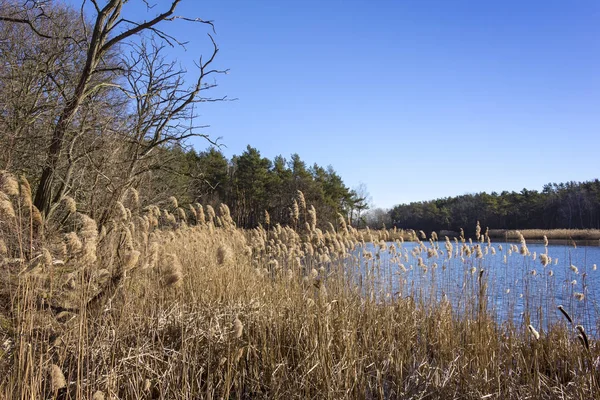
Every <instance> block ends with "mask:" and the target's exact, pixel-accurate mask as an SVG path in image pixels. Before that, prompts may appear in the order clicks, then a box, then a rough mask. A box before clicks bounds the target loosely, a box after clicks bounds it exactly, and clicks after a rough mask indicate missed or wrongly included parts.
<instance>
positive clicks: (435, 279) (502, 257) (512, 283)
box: [355, 241, 600, 333]
mask: <svg viewBox="0 0 600 400" xmlns="http://www.w3.org/2000/svg"><path fill="white" fill-rule="evenodd" d="M451 244H452V247H453V249H452V252H453V256H452V258H448V257H447V253H446V248H445V242H444V241H440V242H435V243H434V244H433V246H432V244H431V243H424V245H425V247H426V248H423V246H421V245H420V244H418V243H415V242H405V243H402V244H400V243H398V242H396V243H390V242H388V243H387V244H386V246H387V248H386V249H382V248H381V247H376V246H374V245H373V244H367V245H366V248H365V249H362V248H359V249H358V250H357V252H356V253H355V255H356V256H357V257H359V259H360V260H361V261H360V265H361V274H360V276H361V282H373V284H372V285H371V286H372V287H368V286H367V285H366V284H365V288H364V290H366V291H369V290H370V292H376V293H377V295H378V296H382V295H383V296H386V297H390V296H402V297H406V296H411V297H413V298H415V299H421V300H424V301H440V300H442V299H444V300H448V301H450V302H451V304H452V305H453V306H454V308H455V309H456V310H457V312H459V313H468V312H471V311H472V310H474V309H476V308H477V307H479V305H478V304H477V305H474V304H473V299H474V298H481V299H484V301H485V302H486V304H485V307H486V308H487V310H488V311H489V312H491V313H493V315H495V317H496V318H497V319H498V321H499V322H504V321H512V322H514V323H523V324H529V323H531V324H533V325H534V326H536V327H541V328H543V327H545V326H547V325H548V324H550V323H555V322H557V321H566V320H564V317H563V316H562V314H561V313H560V312H559V311H558V310H557V306H558V305H563V307H564V308H565V309H566V310H567V311H568V312H569V313H570V314H571V316H572V317H573V319H574V322H575V323H576V324H581V325H583V326H584V327H585V328H586V330H587V331H588V332H590V333H595V332H598V331H599V330H598V329H597V323H599V322H600V318H598V317H599V316H600V309H599V308H598V303H597V300H598V299H599V296H600V270H596V269H595V267H594V264H597V265H599V266H600V247H597V246H589V245H588V246H579V245H578V246H577V247H574V246H572V245H566V244H550V245H549V246H548V247H547V256H548V257H550V259H551V260H552V261H551V262H550V263H549V264H548V265H547V266H545V267H544V266H543V265H542V263H541V261H540V255H541V254H544V253H546V247H544V245H543V244H541V243H540V244H536V243H527V248H528V250H529V255H527V256H524V255H521V254H519V252H518V251H516V252H515V251H514V250H515V248H514V246H517V247H518V246H520V244H519V243H501V242H496V243H494V242H492V243H491V245H488V244H487V243H482V244H480V248H481V251H482V257H481V258H477V257H476V254H475V253H474V254H472V255H470V256H468V255H467V254H465V253H463V254H462V256H461V254H460V247H461V246H462V244H461V243H459V244H458V245H457V244H456V243H455V242H451ZM466 244H467V245H469V243H468V242H467V243H466ZM392 245H393V246H394V248H392V247H391V246H392ZM473 246H475V244H473V245H471V246H470V247H473ZM511 247H512V250H513V251H510V250H509V249H511ZM419 248H420V249H421V250H420V251H419ZM486 248H487V250H486ZM433 249H437V254H436V252H435V251H433ZM457 249H458V253H457ZM492 249H493V250H492ZM427 250H429V253H428V252H427ZM494 252H495V254H493V253H494ZM371 255H372V258H371ZM419 257H420V258H421V259H422V262H421V263H419ZM419 264H420V266H419ZM571 266H574V267H573V268H572V267H571ZM481 271H483V272H481ZM365 278H367V279H365ZM482 286H485V288H486V290H485V295H484V296H480V295H479V294H480V293H481V292H480V289H481V287H482ZM582 296H583V298H582Z"/></svg>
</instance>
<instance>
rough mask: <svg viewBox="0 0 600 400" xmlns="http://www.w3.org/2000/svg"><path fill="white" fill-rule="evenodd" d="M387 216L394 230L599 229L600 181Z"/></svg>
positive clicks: (479, 196)
mask: <svg viewBox="0 0 600 400" xmlns="http://www.w3.org/2000/svg"><path fill="white" fill-rule="evenodd" d="M389 217H390V219H391V220H392V221H393V222H394V225H395V226H397V227H399V228H412V229H415V228H416V227H419V228H420V229H424V230H442V229H444V230H451V231H459V230H460V228H464V229H465V230H466V229H472V227H474V226H475V225H476V224H477V221H480V223H481V225H482V226H487V227H489V228H490V229H494V228H496V229H599V228H600V181H599V180H598V179H595V180H592V181H587V182H567V183H559V184H557V183H549V184H547V185H544V188H543V189H542V191H541V192H538V191H536V190H528V189H523V190H522V191H521V192H514V191H513V192H508V191H503V192H502V193H496V192H492V193H490V194H488V193H485V192H482V193H476V194H465V195H461V196H455V197H447V198H443V199H436V200H431V201H421V202H413V203H410V204H401V205H397V206H395V207H394V208H393V209H392V210H390V211H389Z"/></svg>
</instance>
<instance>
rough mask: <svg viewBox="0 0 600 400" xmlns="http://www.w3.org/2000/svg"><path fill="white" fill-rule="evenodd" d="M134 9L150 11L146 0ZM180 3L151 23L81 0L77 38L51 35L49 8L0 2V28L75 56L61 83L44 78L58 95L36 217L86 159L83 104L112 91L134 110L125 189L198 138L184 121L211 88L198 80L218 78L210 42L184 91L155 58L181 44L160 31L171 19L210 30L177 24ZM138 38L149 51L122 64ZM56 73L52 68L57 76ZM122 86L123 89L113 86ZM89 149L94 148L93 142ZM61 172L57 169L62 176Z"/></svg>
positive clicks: (118, 0)
mask: <svg viewBox="0 0 600 400" xmlns="http://www.w3.org/2000/svg"><path fill="white" fill-rule="evenodd" d="M141 1H142V2H143V3H145V4H146V5H147V6H148V8H149V9H150V6H149V4H148V3H147V2H146V1H145V0H141ZM180 2H181V0H171V1H169V2H168V6H167V7H165V8H164V9H162V10H161V11H159V13H158V14H156V16H154V17H153V18H151V19H148V20H142V21H133V20H130V19H128V18H126V17H124V16H123V12H122V11H123V7H124V6H125V5H126V3H127V1H126V0H106V1H104V2H101V1H98V0H89V1H87V0H83V1H82V5H81V11H80V16H79V21H80V24H79V26H80V27H81V30H80V31H76V32H69V31H66V32H65V31H64V30H62V31H61V30H60V29H58V30H57V29H52V28H53V27H57V26H68V25H66V24H64V21H62V22H61V21H58V20H57V19H56V16H55V15H54V14H53V12H51V11H48V10H52V9H54V7H55V4H53V2H52V1H49V0H48V1H39V0H38V1H32V0H27V1H24V2H21V3H17V2H15V1H4V2H3V3H1V4H0V22H1V23H3V24H9V25H11V26H20V27H26V28H27V29H29V31H30V32H32V34H33V35H34V36H36V37H37V38H39V39H40V40H41V39H44V40H48V41H52V42H56V43H61V44H62V45H63V46H65V48H64V50H63V51H59V52H57V54H62V55H65V54H67V55H73V54H81V55H82V59H81V62H80V63H75V62H74V63H72V65H70V66H69V67H70V68H72V74H70V75H69V76H68V77H67V76H65V77H60V76H59V75H56V76H53V77H51V78H49V80H50V82H51V83H52V84H53V85H54V87H53V90H54V92H53V93H55V92H56V93H59V100H57V104H56V105H55V108H54V110H55V111H56V112H55V114H54V115H53V118H52V126H51V130H50V131H51V134H50V135H49V144H48V145H47V146H48V147H47V148H46V150H45V151H44V154H45V159H44V161H43V165H42V167H41V174H40V178H39V184H38V187H37V191H36V194H35V201H34V202H35V205H36V206H37V207H38V208H39V209H40V211H42V213H44V214H48V213H49V212H50V211H51V207H52V204H53V203H55V202H56V201H58V200H60V197H61V196H62V195H63V194H64V193H65V192H66V191H67V190H68V189H69V187H70V185H71V181H72V179H73V168H74V165H76V163H77V161H78V160H80V159H81V158H83V157H85V156H86V155H88V154H89V150H90V149H89V148H88V149H87V150H85V149H84V150H83V151H82V148H83V147H82V143H88V142H89V140H86V137H85V136H86V135H88V134H90V135H93V134H94V130H95V129H90V128H89V125H87V124H83V123H82V122H83V121H84V115H87V116H90V115H91V114H90V112H89V109H88V113H87V114H86V113H85V112H83V110H84V109H85V105H86V101H88V100H89V99H91V98H94V97H95V96H99V97H102V96H106V95H107V94H106V93H107V92H111V91H114V89H116V90H121V91H122V93H125V94H127V96H128V98H129V99H130V100H131V101H133V103H134V104H135V105H136V113H135V115H134V116H133V117H132V118H130V119H131V121H132V123H131V124H129V126H128V128H133V131H132V132H133V133H132V134H131V135H128V137H127V144H128V145H127V148H128V149H129V150H130V156H131V157H132V158H130V159H129V167H128V168H127V169H126V171H127V173H126V176H125V186H127V185H130V184H131V179H132V177H134V176H135V175H136V174H138V173H140V171H141V170H140V169H138V166H139V164H140V160H143V159H144V158H145V157H146V156H147V155H148V154H150V153H151V152H152V150H153V149H154V148H156V147H157V146H161V145H166V144H168V143H169V142H177V141H182V140H185V139H186V138H188V137H192V136H196V135H198V133H197V129H196V128H197V127H194V126H187V127H184V121H185V120H186V119H187V118H190V117H192V116H193V112H192V106H193V105H194V104H196V103H198V102H200V101H206V100H207V99H203V98H201V92H202V91H203V90H206V89H208V88H210V87H211V85H210V84H208V85H207V84H205V82H204V79H205V78H206V77H207V76H208V75H210V74H213V73H217V72H220V71H217V70H215V69H211V67H210V66H211V64H212V62H213V60H214V58H215V56H216V54H217V52H218V47H217V46H216V44H215V42H214V40H213V38H212V36H210V35H209V38H210V40H211V42H212V44H213V51H212V54H211V56H210V57H208V58H207V60H202V59H200V61H199V64H198V69H199V71H200V74H199V78H198V80H197V82H196V84H195V85H192V87H191V88H186V87H185V86H184V80H183V73H184V71H181V70H177V69H175V67H174V66H175V64H172V63H169V62H165V61H164V59H163V58H161V57H160V56H159V54H158V53H160V51H161V49H162V48H163V47H164V46H167V45H168V46H182V45H183V43H182V42H180V41H179V40H178V39H177V38H175V37H173V36H171V35H169V34H168V33H166V32H165V31H164V30H163V29H162V28H161V26H162V24H163V23H164V22H168V21H174V20H177V19H180V20H185V21H190V22H197V23H201V24H206V25H208V26H209V27H211V28H212V23H211V22H210V21H205V20H202V19H190V18H185V17H181V16H177V15H176V14H175V10H176V8H177V6H178V5H179V3H180ZM86 6H90V7H91V8H92V9H93V10H94V18H92V19H91V22H89V23H87V22H86V21H87V16H86V15H85V14H84V9H85V8H86ZM157 7H158V6H157ZM142 35H144V36H148V37H151V38H152V40H151V41H150V42H149V43H151V45H150V46H148V44H144V43H146V42H143V41H142V45H137V51H136V52H134V53H132V54H134V55H132V54H130V55H129V56H128V57H121V56H122V55H123V49H124V48H126V47H127V46H134V47H135V46H136V45H135V43H136V39H138V38H139V37H140V36H142ZM137 42H139V40H138V41H137ZM61 70H62V69H61V68H58V71H61ZM57 78H58V79H57ZM123 78H124V79H125V81H126V82H127V83H126V84H123V83H122V81H120V79H121V80H122V79H123ZM46 84H47V83H46ZM109 89H110V90H109ZM109 125H111V124H110V123H109V124H105V126H104V128H105V129H107V128H109V127H110V126H109ZM117 125H118V124H116V125H114V126H112V127H113V128H115V127H116V126H117ZM121 125H123V124H121ZM94 126H97V124H95V125H94ZM92 142H96V143H97V141H96V140H95V137H94V138H93V140H92ZM93 148H94V147H93V146H92V147H91V149H93ZM78 157H81V158H78ZM61 164H62V165H63V166H64V168H62V169H61ZM91 165H92V168H96V169H97V168H99V167H100V166H99V165H97V164H95V163H93V162H92V163H91ZM59 171H61V172H60V173H59ZM96 172H98V171H96ZM122 186H123V185H121V187H122ZM114 193H115V196H113V197H115V198H117V197H118V195H119V191H118V190H117V191H115V192H114Z"/></svg>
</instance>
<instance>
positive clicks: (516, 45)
mask: <svg viewBox="0 0 600 400" xmlns="http://www.w3.org/2000/svg"><path fill="white" fill-rule="evenodd" d="M136 1H140V0H136ZM155 2H157V3H159V5H158V6H157V9H158V8H159V7H160V3H163V1H155ZM140 3H141V1H140ZM165 3H166V2H165ZM132 6H133V7H134V8H135V6H134V5H133V4H132V5H128V7H129V9H130V10H131V7H132ZM140 10H141V8H140ZM178 13H179V14H183V15H186V16H190V17H201V18H203V19H210V20H214V23H215V27H216V31H217V35H216V36H215V39H216V41H217V42H218V44H219V47H220V54H219V58H218V62H217V65H218V66H219V67H221V68H229V69H230V74H229V75H226V76H218V77H217V79H218V83H219V88H218V89H216V90H215V91H214V93H213V94H214V95H215V96H221V95H224V94H227V95H228V96H230V97H232V98H233V97H235V98H238V99H239V100H237V101H235V102H228V103H220V104H206V105H203V106H202V108H201V110H200V113H201V121H199V122H200V123H203V124H210V125H211V127H210V128H209V129H207V130H206V133H209V134H210V135H211V136H212V137H219V136H220V137H222V140H221V142H222V143H223V144H224V145H226V146H227V147H226V148H225V149H224V153H225V154H226V155H227V156H231V155H233V154H240V153H241V152H243V151H244V149H245V147H246V145H247V144H250V145H252V146H254V147H256V148H258V149H259V150H260V151H261V153H262V154H263V155H264V156H266V157H268V158H273V157H274V156H276V155H278V154H281V155H283V156H285V157H288V158H289V156H290V154H292V153H298V154H299V155H300V156H301V158H302V159H303V160H305V161H306V162H307V164H309V165H311V164H312V163H317V164H319V165H322V166H327V165H329V164H331V165H332V166H333V167H334V169H335V170H336V171H337V172H338V173H339V174H340V175H341V176H342V178H343V179H344V181H345V183H346V184H347V185H348V186H349V187H355V186H357V185H358V184H359V183H360V182H364V183H366V185H367V187H368V189H369V192H370V193H371V195H372V197H373V202H374V203H375V205H377V206H381V207H391V206H393V205H395V204H398V203H403V202H409V201H416V200H428V199H432V198H437V197H445V196H453V195H460V194H464V193H467V192H469V193H472V192H479V191H488V192H490V191H502V190H505V189H506V190H517V191H519V190H521V189H522V188H524V187H526V188H528V189H537V190H540V189H541V188H542V185H543V184H545V183H548V182H562V181H569V180H577V181H581V180H588V179H592V178H597V177H599V175H600V173H599V172H600V157H599V153H600V1H598V0H591V1H583V0H576V1H564V0H545V1H532V0H528V1H475V0H473V1H458V0H456V1H447V0H439V1H428V0H412V1H392V0H386V1H383V0H379V1H376V0H371V1H359V0H349V1H336V0H323V1H312V0H311V1H307V0H302V1H287V0H285V1H284V0H278V1H275V0H273V1H271V0H269V1H266V0H255V1H233V0H218V1H217V0H213V1H196V0H184V1H183V2H182V5H181V6H180V8H179V12H178ZM168 30H169V32H171V33H174V34H176V35H178V36H179V37H181V38H183V39H185V40H189V41H190V44H189V46H188V50H187V52H185V53H179V52H178V53H177V56H178V57H179V58H180V59H181V60H182V62H183V63H184V65H189V66H190V68H192V65H191V61H192V60H194V59H196V58H197V57H198V56H199V55H200V54H201V53H202V52H205V49H206V44H207V40H206V38H205V36H204V34H205V32H206V29H205V28H203V27H202V26H200V25H195V24H189V23H187V24H186V23H177V24H175V25H174V26H171V27H169V28H168ZM194 144H195V147H196V148H197V149H199V150H202V149H204V148H205V147H206V143H204V142H201V141H197V142H195V143H194Z"/></svg>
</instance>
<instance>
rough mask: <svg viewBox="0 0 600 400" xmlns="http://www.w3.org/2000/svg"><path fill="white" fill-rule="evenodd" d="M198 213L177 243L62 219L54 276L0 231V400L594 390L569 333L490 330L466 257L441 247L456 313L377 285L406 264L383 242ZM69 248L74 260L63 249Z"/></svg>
mask: <svg viewBox="0 0 600 400" xmlns="http://www.w3.org/2000/svg"><path fill="white" fill-rule="evenodd" d="M10 196H11V200H12V203H16V204H13V206H14V208H15V209H16V210H17V212H16V215H18V214H19V213H20V212H21V211H22V209H21V208H22V207H21V206H20V204H19V203H18V201H17V199H16V197H15V195H10ZM198 211H199V210H198V207H196V212H198ZM207 212H208V215H209V218H208V220H209V221H214V223H213V222H204V223H199V224H198V225H194V226H192V225H188V224H186V223H185V222H184V221H183V218H182V216H175V215H172V214H170V213H169V212H168V211H166V210H163V211H160V210H158V209H156V208H152V207H151V208H148V209H147V211H145V212H144V211H143V210H139V209H131V210H129V212H127V211H126V212H125V213H123V212H120V213H116V214H118V217H117V218H118V221H117V220H115V221H113V222H111V224H110V226H109V227H104V228H103V229H102V231H101V232H100V234H99V235H97V236H94V235H93V233H92V232H91V231H90V225H91V223H90V221H88V220H86V219H85V218H83V217H81V216H80V215H78V214H76V213H73V212H70V213H68V216H67V218H66V219H65V221H66V222H65V223H64V224H62V225H60V226H54V228H52V229H54V230H55V231H56V232H59V231H60V232H62V233H61V235H60V236H56V235H54V236H52V235H48V236H46V237H45V239H44V240H45V241H47V242H48V243H47V246H46V247H47V248H48V251H49V252H51V257H52V263H51V265H48V264H49V262H48V261H47V260H44V259H45V258H47V255H46V257H39V259H40V261H39V262H36V261H35V260H37V259H36V257H37V252H36V250H35V249H37V248H38V246H37V244H36V245H35V246H32V248H33V251H31V252H30V253H27V251H25V250H23V249H25V248H27V245H28V244H29V241H30V239H28V238H27V235H25V234H24V232H28V230H29V229H30V225H31V224H30V220H29V219H28V218H22V219H21V220H18V218H17V219H10V220H9V221H8V222H6V220H2V219H0V221H2V225H0V229H1V230H0V232H1V233H2V235H3V239H4V242H5V243H6V247H7V250H8V251H7V252H6V253H5V255H3V256H2V259H3V263H2V269H3V275H2V276H3V280H2V301H3V302H4V304H3V309H2V312H1V314H0V323H1V325H0V335H1V336H2V337H1V338H0V339H1V340H0V342H2V343H0V344H2V349H1V351H0V372H2V373H1V374H0V376H1V377H2V378H1V380H0V397H3V398H7V399H9V398H10V399H19V398H22V399H25V398H28V399H31V398H54V397H59V398H72V399H89V398H92V396H93V398H98V399H100V398H105V399H117V398H120V399H151V398H152V399H175V398H183V399H197V398H240V399H241V398H253V399H254V398H265V399H267V398H268V399H278V398H303V399H304V398H331V399H339V398H348V399H355V398H358V399H360V398H368V399H371V398H390V399H394V398H439V399H447V398H461V399H462V398H467V399H471V398H472V399H481V398H489V399H492V398H495V399H504V398H527V397H534V398H592V397H593V396H594V394H595V393H598V390H599V389H600V388H599V387H598V379H599V373H598V369H597V360H598V356H599V355H600V349H599V348H598V344H597V342H596V341H595V340H594V339H593V338H588V337H587V335H582V334H581V331H582V329H583V328H575V327H572V326H570V325H567V324H565V323H561V324H556V325H554V326H552V327H550V328H548V329H546V330H542V329H541V328H540V327H534V326H531V327H530V324H529V322H526V323H524V324H523V325H518V326H517V325H514V324H512V323H506V324H502V325H500V324H498V323H497V322H495V319H494V317H493V315H492V314H491V313H490V312H488V307H487V306H486V290H487V285H488V282H487V281H486V275H485V274H484V273H483V272H477V271H479V268H480V265H482V264H479V263H480V262H482V261H481V260H480V259H478V258H477V251H476V246H477V245H468V244H466V243H462V247H460V246H459V245H458V243H450V242H447V244H446V247H447V248H448V244H450V246H449V249H450V250H449V253H450V258H449V260H453V261H452V263H450V264H448V267H449V268H450V267H452V268H457V269H460V270H459V271H458V273H463V272H464V273H465V274H469V273H470V272H468V271H471V268H475V269H476V272H477V273H473V274H472V275H469V276H472V278H469V279H470V280H469V282H470V284H469V285H467V286H466V287H465V288H464V289H463V290H464V295H465V299H466V301H465V302H464V303H463V304H461V305H459V306H454V305H451V304H450V303H449V302H447V301H444V300H442V301H432V298H431V297H430V296H431V294H430V295H425V294H420V293H422V292H421V291H420V290H418V288H412V289H411V288H408V287H407V288H402V285H400V287H401V288H402V289H401V292H398V293H389V291H388V289H387V288H386V286H385V285H380V284H379V283H380V282H377V279H378V278H377V277H378V276H379V277H380V276H382V275H381V274H377V273H376V272H377V271H378V270H383V269H385V268H386V265H383V264H382V263H381V262H380V257H379V256H380V255H381V253H383V252H389V253H390V254H391V255H394V256H396V255H397V256H398V259H401V258H403V257H406V258H407V259H408V257H409V254H407V253H406V252H403V249H402V242H401V240H400V239H399V236H398V239H397V240H396V241H395V243H393V245H390V244H389V241H390V239H391V238H390V236H391V235H398V232H394V231H381V232H377V233H373V232H360V233H359V232H357V231H355V230H354V229H352V228H351V227H345V228H344V227H343V226H342V225H340V226H338V227H332V228H330V229H328V230H326V231H324V232H323V231H321V230H319V229H316V228H314V229H313V228H310V229H307V230H294V229H291V228H288V227H281V226H278V225H277V226H274V227H272V228H271V229H269V230H268V231H267V230H265V229H262V228H259V229H255V230H252V231H243V230H240V229H237V228H235V226H233V224H232V223H231V221H230V218H228V210H227V209H226V208H221V209H220V210H219V213H218V214H216V213H215V212H214V210H212V209H210V210H207ZM25 214H26V213H23V215H25ZM59 214H60V213H59ZM129 214H131V217H129V216H128V215H129ZM63 217H64V215H61V218H60V220H61V221H62V220H63ZM187 219H188V221H189V220H190V218H189V217H188V218H187ZM174 220H175V222H173V221H174ZM47 223H48V224H49V226H53V225H52V221H47ZM215 224H216V225H215ZM9 227H10V228H11V230H9V229H8V228H9ZM17 228H18V229H17ZM71 229H72V230H71ZM9 232H20V233H17V234H13V235H9ZM69 232H71V233H72V234H68V233H69ZM66 234H68V237H69V238H70V239H68V240H71V241H72V240H73V239H74V237H73V236H74V235H75V236H76V238H77V239H78V240H79V241H80V242H81V243H80V245H79V246H77V245H76V246H75V247H74V248H69V247H68V246H63V245H62V243H63V240H62V237H63V236H64V235H66ZM365 237H368V239H369V240H371V242H372V246H370V245H369V244H368V243H367V242H365ZM32 240H33V242H35V241H36V240H42V239H41V237H40V238H36V237H35V236H34V237H33V239H32ZM415 240H416V239H415ZM386 242H387V243H386ZM436 244H437V242H430V243H429V244H427V242H420V247H419V248H418V249H420V250H418V251H416V253H415V254H414V256H415V257H414V259H413V258H412V257H413V255H412V254H411V255H410V257H411V260H413V261H410V262H414V260H416V259H417V257H418V259H419V265H420V266H416V268H429V269H430V272H431V271H433V270H435V267H434V266H433V263H434V261H436V262H440V263H441V262H442V261H441V260H442V258H444V257H446V256H445V255H444V254H445V253H444V252H443V251H442V250H440V249H439V247H436ZM469 246H471V247H469ZM64 247H67V248H66V249H65V248H64ZM459 247H460V248H459ZM368 249H371V250H368ZM373 249H375V250H373ZM134 251H135V252H138V253H139V254H137V255H136V256H135V258H136V260H135V261H136V262H135V263H133V261H132V260H131V257H132V256H131V254H132V252H134ZM21 252H23V256H22V257H20V258H19V257H17V256H19V253H21ZM59 252H62V253H60V255H59ZM467 253H468V255H467ZM436 254H437V255H436ZM486 254H487V251H486ZM59 257H60V258H59ZM461 257H462V258H464V259H465V261H462V260H461ZM423 258H425V259H423ZM15 259H18V260H17V261H15ZM32 260H34V261H32ZM57 261H61V263H57ZM132 264H134V265H132ZM415 265H416V262H415ZM407 267H408V265H407ZM361 268H366V270H364V271H363V274H362V276H363V278H362V279H357V278H356V277H357V273H358V272H359V271H360V270H361ZM24 271H26V272H24ZM383 275H385V274H383ZM386 279H400V278H399V277H397V276H396V277H393V276H387V278H386ZM434 298H435V296H434ZM561 312H562V310H561ZM534 332H535V333H534ZM578 336H581V337H582V338H580V339H578ZM583 336H585V341H587V346H586V345H582V343H583V342H582V343H580V342H579V341H578V340H584V339H583Z"/></svg>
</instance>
